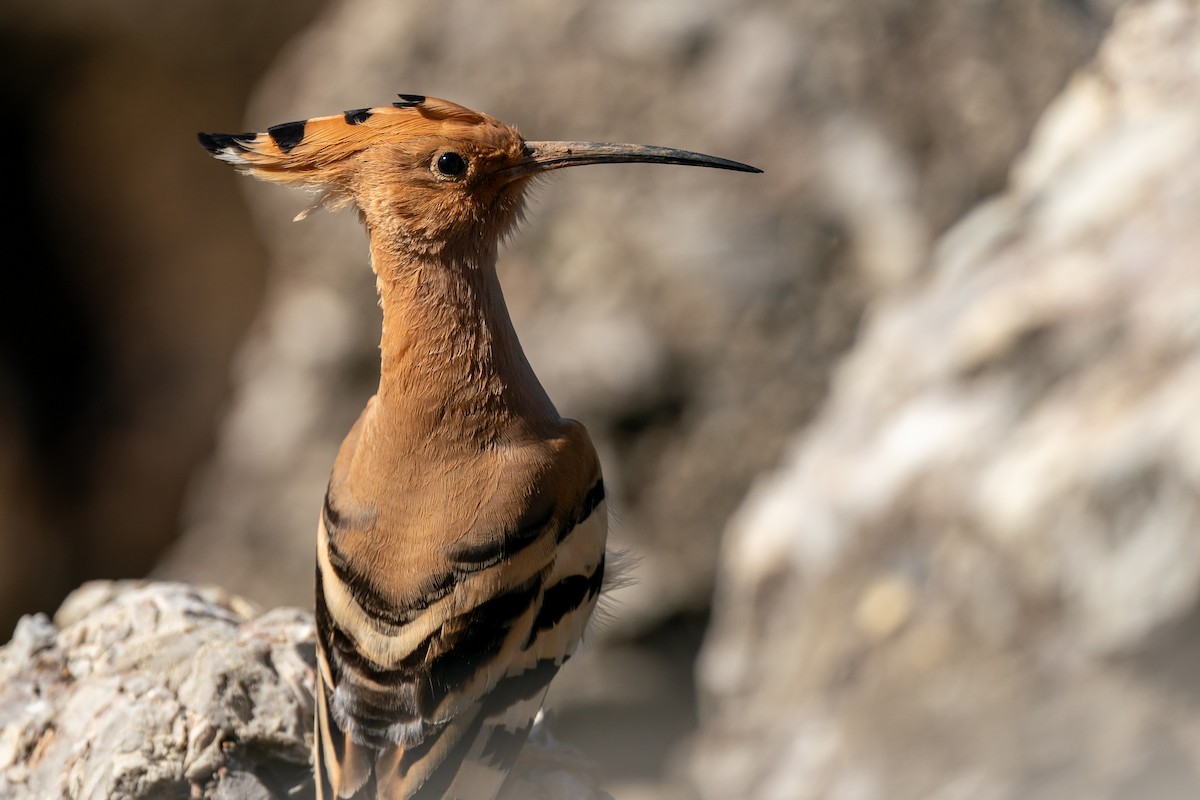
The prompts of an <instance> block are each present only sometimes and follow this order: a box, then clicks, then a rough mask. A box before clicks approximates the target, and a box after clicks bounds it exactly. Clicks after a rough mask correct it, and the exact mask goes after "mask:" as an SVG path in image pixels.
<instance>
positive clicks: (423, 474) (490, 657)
mask: <svg viewBox="0 0 1200 800" xmlns="http://www.w3.org/2000/svg"><path fill="white" fill-rule="evenodd" d="M200 143H201V144H202V145H204V147H205V148H206V149H207V150H208V151H209V152H210V153H211V154H212V155H214V156H216V157H217V158H219V159H221V160H222V161H226V162H228V163H230V164H233V165H235V166H236V167H238V168H239V169H240V170H241V171H243V172H246V173H249V174H251V175H253V176H255V177H258V178H262V179H265V180H269V181H276V182H279V183H284V184H292V185H298V186H303V187H307V188H309V189H311V190H314V191H316V192H318V193H319V195H320V197H319V199H318V200H317V203H316V205H315V206H313V208H316V207H317V206H321V205H324V206H326V207H329V208H335V209H336V208H342V207H347V206H352V207H354V208H356V209H357V210H358V215H359V218H360V220H361V221H362V223H363V224H364V226H365V227H366V229H367V233H368V234H369V237H370V256H371V266H372V268H373V270H374V271H375V275H376V278H377V288H378V291H379V298H380V304H381V305H382V307H383V334H382V341H381V345H380V350H381V375H380V379H379V391H378V393H377V394H376V395H375V396H374V397H372V398H371V399H370V401H369V402H368V403H367V406H366V409H365V410H364V411H363V412H362V415H361V416H360V417H359V419H358V421H357V423H356V424H355V425H354V427H353V428H352V429H351V431H350V433H349V435H348V436H347V437H346V439H345V441H344V442H343V443H342V446H341V449H340V451H339V452H338V455H337V459H336V461H335V463H334V467H333V472H332V476H331V478H330V481H329V487H328V490H327V492H326V495H325V502H324V507H323V510H322V513H321V515H320V521H319V524H318V526H317V570H316V573H317V575H316V623H317V662H318V664H317V666H318V679H317V695H318V696H317V719H316V736H315V746H314V759H313V760H314V771H315V775H316V782H317V795H318V797H319V798H322V800H335V798H336V799H338V800H344V799H345V798H386V799H387V800H397V799H398V798H430V799H431V800H432V799H433V798H456V799H457V800H492V798H494V797H496V795H497V793H498V792H499V791H500V789H501V786H502V784H503V783H504V781H505V778H506V776H507V775H508V772H509V770H510V769H511V768H512V766H513V763H514V761H515V760H516V757H517V753H518V752H519V750H520V748H521V746H522V745H523V744H524V742H525V739H526V736H527V734H528V732H529V730H530V726H531V724H532V721H533V719H534V716H535V715H536V714H537V712H538V710H539V708H540V707H541V704H542V699H543V698H544V696H545V694H546V689H547V687H548V685H549V683H550V680H551V679H552V678H553V677H554V675H555V673H557V672H558V669H559V667H560V666H561V665H562V664H563V662H565V661H566V660H567V659H568V658H569V657H570V655H571V654H572V652H573V651H574V650H575V647H576V646H577V645H578V644H579V641H580V639H581V638H582V636H583V633H584V628H585V626H586V624H587V622H588V619H589V617H590V615H591V613H592V610H593V609H594V608H595V606H596V601H597V597H598V595H599V593H600V589H601V583H602V581H603V579H604V566H605V539H606V536H607V515H606V505H605V491H604V481H603V479H602V477H601V472H600V462H599V460H598V459H597V457H596V451H595V449H594V448H593V446H592V443H591V441H590V439H589V438H588V434H587V432H586V431H585V430H584V428H583V426H582V425H581V424H580V423H578V422H576V421H575V420H571V419H565V418H563V417H560V416H559V414H558V411H557V410H556V409H555V408H554V405H553V404H552V403H551V402H550V399H549V398H548V397H547V396H546V392H545V390H544V389H543V388H542V385H541V384H540V383H539V382H538V379H537V377H536V376H535V375H534V373H533V370H532V369H531V368H530V366H529V362H528V361H527V360H526V358H525V354H524V352H523V351H522V349H521V345H520V343H519V342H518V341H517V336H516V333H515V332H514V330H513V325H512V322H511V320H510V319H509V315H508V310H507V308H506V306H505V303H504V297H503V295H502V294H501V291H500V284H499V281H498V279H497V277H496V256H497V249H498V247H499V243H500V241H501V240H502V239H503V238H504V236H505V235H506V234H507V233H508V232H509V231H510V230H511V229H512V228H513V227H514V225H515V224H516V223H517V221H518V220H519V218H520V216H521V209H522V205H523V201H524V196H525V191H526V189H527V187H528V186H529V184H530V182H531V180H532V179H534V178H536V177H537V176H538V175H541V174H543V173H545V172H548V171H550V170H555V169H559V168H561V167H571V166H576V165H581V164H602V163H615V162H647V163H659V164H685V165H693V166H703V167H718V168H722V169H732V170H740V171H743V172H759V171H760V170H758V169H756V168H754V167H750V166H747V165H745V164H740V163H738V162H736V161H729V160H726V159H722V158H716V157H713V156H707V155H702V154H699V153H692V152H688V151H685V150H676V149H670V148H664V147H649V146H642V145H632V144H600V143H596V142H535V141H526V140H525V139H523V138H522V137H521V135H520V134H519V133H518V132H517V131H516V130H515V129H514V128H511V127H509V126H507V125H505V124H504V123H502V122H499V121H497V120H495V119H493V118H492V117H489V116H487V115H486V114H481V113H479V112H476V111H471V110H470V109H467V108H464V107H462V106H460V105H456V104H454V103H450V102H447V101H445V100H437V99H434V98H426V97H423V96H420V95H409V94H402V95H400V101H399V102H396V103H393V104H392V105H391V106H385V107H380V108H362V109H356V110H352V111H346V112H344V113H342V114H337V115H335V116H329V117H317V118H314V119H309V120H304V121H301V122H288V123H285V124H282V125H276V126H274V127H271V128H268V129H267V130H266V132H263V133H242V134H232V135H230V134H200ZM309 210H312V209H309ZM306 213H307V212H303V213H302V214H301V215H299V216H298V218H300V217H303V216H304V214H306Z"/></svg>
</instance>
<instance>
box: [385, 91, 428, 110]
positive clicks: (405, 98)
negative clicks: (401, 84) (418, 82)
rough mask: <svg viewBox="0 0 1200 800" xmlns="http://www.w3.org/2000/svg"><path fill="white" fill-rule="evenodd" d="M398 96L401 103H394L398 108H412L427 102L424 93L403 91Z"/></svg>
mask: <svg viewBox="0 0 1200 800" xmlns="http://www.w3.org/2000/svg"><path fill="white" fill-rule="evenodd" d="M396 96H397V97H399V98H400V102H399V103H392V105H393V106H395V107H396V108H412V107H413V106H419V105H421V103H424V102H425V95H423V94H404V93H403V92H401V93H400V94H398V95H396Z"/></svg>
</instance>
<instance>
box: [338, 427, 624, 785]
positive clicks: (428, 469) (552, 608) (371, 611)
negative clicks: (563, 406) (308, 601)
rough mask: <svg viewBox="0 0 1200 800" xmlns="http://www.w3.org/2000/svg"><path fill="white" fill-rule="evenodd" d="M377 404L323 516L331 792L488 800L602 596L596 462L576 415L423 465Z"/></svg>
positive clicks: (352, 444)
mask: <svg viewBox="0 0 1200 800" xmlns="http://www.w3.org/2000/svg"><path fill="white" fill-rule="evenodd" d="M377 409H378V406H377V405H376V404H374V403H373V404H372V405H371V406H369V407H368V409H367V411H366V412H364V415H363V418H362V419H360V421H359V423H358V424H357V425H356V426H355V429H354V430H353V431H352V432H351V434H350V436H348V437H347V440H346V443H345V444H344V445H343V448H342V451H341V453H340V454H339V457H338V460H337V464H336V466H335V469H334V473H333V477H332V479H331V481H330V487H329V491H328V493H327V496H326V501H325V506H324V510H323V513H322V518H321V523H320V530H319V541H318V568H317V605H316V609H317V630H318V634H319V642H318V647H319V665H320V680H319V684H320V685H319V698H318V721H317V726H318V730H317V740H318V743H319V749H318V751H317V754H316V756H317V762H318V776H319V781H320V783H321V787H320V789H321V797H322V798H324V799H325V800H332V798H347V797H363V798H375V797H379V798H387V799H388V800H391V799H392V798H410V797H427V798H443V797H446V798H462V800H476V799H478V800H490V798H492V797H494V796H495V794H496V792H498V790H499V788H500V786H501V784H502V783H503V781H504V779H505V776H506V775H507V774H508V771H509V770H510V769H511V768H512V766H513V764H514V762H515V760H516V757H517V754H518V752H519V750H520V748H521V746H522V744H523V743H524V741H525V738H526V736H527V735H528V732H529V729H530V726H531V725H532V722H533V718H534V716H535V715H536V713H537V711H538V709H539V708H540V706H541V702H542V698H543V697H544V695H545V691H546V687H547V686H548V684H549V682H550V680H551V679H552V678H553V677H554V675H555V674H556V673H557V671H558V669H559V667H560V666H561V665H562V664H563V662H565V661H566V659H567V658H568V657H569V656H570V655H571V653H572V652H573V651H574V649H575V648H576V646H577V645H578V643H579V640H580V639H581V637H582V635H583V629H584V626H585V625H586V622H587V620H588V617H589V616H590V615H591V612H592V610H593V608H594V606H595V603H596V600H597V598H598V595H599V592H600V586H601V582H602V580H603V576H604V566H605V563H604V562H605V558H604V542H605V536H606V530H607V520H606V512H605V507H604V483H603V480H602V479H601V476H600V467H599V462H598V461H597V459H596V455H595V451H594V449H593V447H592V445H591V442H590V440H589V439H588V436H587V433H586V432H585V431H584V429H583V427H582V426H581V425H579V424H578V423H576V422H573V421H571V420H561V421H559V422H558V423H557V424H555V425H553V426H552V427H551V429H550V430H548V431H545V432H543V433H542V434H541V435H538V436H529V435H525V436H521V437H517V439H516V440H515V441H506V440H500V441H495V442H492V443H490V444H489V445H488V446H486V447H484V448H482V449H479V450H474V451H472V449H471V448H466V449H464V450H463V451H462V452H452V453H449V454H447V453H445V452H441V453H439V454H438V456H437V457H436V458H429V459H425V460H422V459H420V458H415V457H413V454H411V453H409V454H397V448H396V447H395V446H394V445H395V443H394V442H391V445H392V446H391V447H382V446H381V445H380V444H379V443H378V442H376V441H374V440H373V436H383V435H384V434H383V433H381V432H380V431H379V424H378V423H377V421H376V420H375V418H374V417H375V413H374V412H375V411H376V410H377ZM430 455H433V454H432V453H431V454H430ZM380 459H383V460H384V461H387V462H388V463H380V461H379V460H380ZM358 475H362V476H364V479H363V480H355V477H356V476H358ZM368 477H369V479H368Z"/></svg>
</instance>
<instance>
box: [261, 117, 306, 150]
mask: <svg viewBox="0 0 1200 800" xmlns="http://www.w3.org/2000/svg"><path fill="white" fill-rule="evenodd" d="M307 124H308V120H299V121H297V122H284V123H281V124H279V125H272V126H271V127H269V128H267V134H268V135H269V136H270V137H271V140H272V141H274V142H275V144H276V145H278V147H279V149H280V150H282V151H283V152H285V153H290V152H291V151H292V149H293V148H294V147H295V146H296V145H298V144H300V142H302V141H303V140H304V127H305V125H307Z"/></svg>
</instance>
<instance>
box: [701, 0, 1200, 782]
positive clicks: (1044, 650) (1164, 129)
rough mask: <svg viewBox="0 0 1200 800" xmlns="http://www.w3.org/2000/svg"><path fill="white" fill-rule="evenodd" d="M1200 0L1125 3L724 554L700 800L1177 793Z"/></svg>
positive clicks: (1188, 767)
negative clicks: (993, 193) (998, 189)
mask: <svg viewBox="0 0 1200 800" xmlns="http://www.w3.org/2000/svg"><path fill="white" fill-rule="evenodd" d="M1198 101H1200V4H1198V3H1196V2H1193V1H1190V0H1154V1H1153V2H1146V3H1138V4H1134V5H1131V6H1128V7H1126V8H1124V9H1123V10H1122V11H1121V13H1120V14H1119V15H1118V18H1117V21H1116V23H1115V27H1114V29H1113V31H1112V32H1111V34H1110V36H1109V38H1108V39H1107V41H1106V43H1105V44H1104V46H1103V48H1102V50H1101V51H1100V53H1099V55H1098V57H1097V58H1096V60H1095V61H1094V63H1092V64H1091V65H1089V66H1088V67H1087V68H1085V69H1083V70H1082V71H1080V72H1079V73H1078V74H1077V75H1076V76H1075V77H1074V78H1073V80H1072V81H1071V83H1070V85H1069V87H1068V88H1067V90H1066V91H1065V92H1064V93H1063V94H1062V95H1061V96H1060V97H1059V98H1058V99H1057V100H1056V101H1055V102H1054V103H1053V104H1052V105H1051V107H1050V108H1049V110H1048V111H1047V112H1046V114H1045V115H1044V116H1043V118H1042V120H1041V121H1040V123H1039V124H1038V127H1037V129H1036V131H1035V133H1034V136H1033V140H1032V142H1031V144H1030V147H1029V148H1028V150H1027V151H1026V152H1025V153H1024V154H1023V155H1022V156H1021V158H1020V159H1019V162H1018V163H1017V165H1016V167H1015V168H1014V170H1013V172H1012V174H1011V176H1010V185H1009V188H1008V189H1007V191H1005V192H1004V193H1003V194H1002V195H1000V196H999V197H997V198H996V199H994V200H991V201H989V202H987V203H984V204H982V205H981V206H980V207H978V208H977V209H975V210H974V211H973V212H972V213H971V214H970V215H969V216H968V217H967V218H966V219H964V220H963V221H962V222H960V223H959V224H957V225H956V226H955V227H954V228H952V229H951V230H950V231H948V232H947V233H946V235H945V236H943V237H942V238H941V239H940V240H939V241H938V242H937V245H936V247H935V250H934V256H933V259H932V267H931V269H930V270H928V272H927V273H926V274H924V275H922V276H921V277H920V278H919V279H917V280H915V281H913V283H912V284H911V285H910V286H907V287H905V288H904V289H903V290H901V291H898V292H897V293H896V294H894V295H893V296H892V297H890V298H888V299H887V300H886V301H884V302H881V303H880V304H879V305H878V306H877V307H876V308H874V309H873V310H872V313H871V314H870V315H869V317H868V318H867V320H866V321H865V323H864V329H863V332H862V334H861V336H860V339H859V342H858V343H857V345H856V346H855V348H854V349H853V351H852V352H851V354H850V355H849V357H848V358H847V359H846V361H845V362H844V364H843V365H842V366H841V367H840V368H839V370H838V372H837V375H836V379H835V381H834V384H833V388H832V390H831V393H830V397H829V399H828V401H827V402H826V404H825V406H824V409H823V411H822V412H821V413H820V414H819V415H818V417H817V418H816V419H815V421H814V422H813V424H812V426H811V427H810V428H809V429H808V430H806V431H805V432H804V433H803V434H802V435H800V436H799V438H798V439H797V440H796V441H795V443H794V446H793V447H792V450H791V452H790V454H789V455H788V457H787V458H786V459H785V460H784V464H783V466H782V467H780V468H779V470H778V471H777V472H776V473H774V474H773V475H771V476H769V477H766V478H764V479H762V480H761V481H759V482H758V484H757V485H756V487H755V489H754V491H753V492H752V493H751V495H750V496H749V498H748V499H747V500H746V502H745V503H744V504H743V505H742V507H741V509H740V510H739V512H738V514H737V515H736V517H735V518H734V520H733V522H732V524H731V526H730V529H729V535H728V538H727V540H726V542H725V546H724V548H723V556H722V572H721V577H720V584H719V586H720V589H719V592H718V598H717V614H716V619H715V624H714V628H713V631H712V635H711V637H710V639H709V641H708V643H707V645H706V648H705V651H704V656H703V660H702V664H701V681H702V688H703V691H704V697H705V703H704V708H705V713H704V715H703V717H704V718H703V723H702V731H703V733H702V738H701V740H700V743H699V746H698V749H697V751H696V753H695V758H694V768H693V775H694V778H695V782H696V786H697V787H698V791H699V794H700V796H701V797H704V798H714V799H715V798H728V797H754V798H779V799H780V800H783V798H787V800H803V798H825V799H826V800H844V799H848V798H855V799H856V800H871V799H872V798H881V799H882V798H888V800H904V799H905V798H938V799H939V800H951V799H952V798H968V797H970V798H989V799H990V800H1010V799H1011V800H1018V798H1019V799H1021V800H1038V799H1039V798H1046V800H1049V799H1050V798H1063V797H1088V798H1098V799H1108V798H1112V799H1113V800H1115V799H1116V798H1148V797H1153V798H1159V799H1164V798H1185V797H1195V796H1197V794H1198V793H1200V769H1198V768H1197V766H1196V765H1197V764H1200V738H1197V734H1196V732H1197V731H1198V730H1200V692H1198V690H1197V684H1196V682H1195V680H1194V676H1195V675H1196V671H1197V669H1198V668H1200V616H1198V614H1197V608H1198V607H1200V606H1198V603H1200V539H1198V536H1200V417H1198V416H1197V414H1196V413H1195V410H1196V406H1197V398H1198V397H1200V326H1198V324H1197V321H1198V320H1200V271H1197V253H1200V227H1198V226H1197V225H1196V220H1197V219H1200V158H1198V157H1197V156H1198V155H1200V102H1198Z"/></svg>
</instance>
